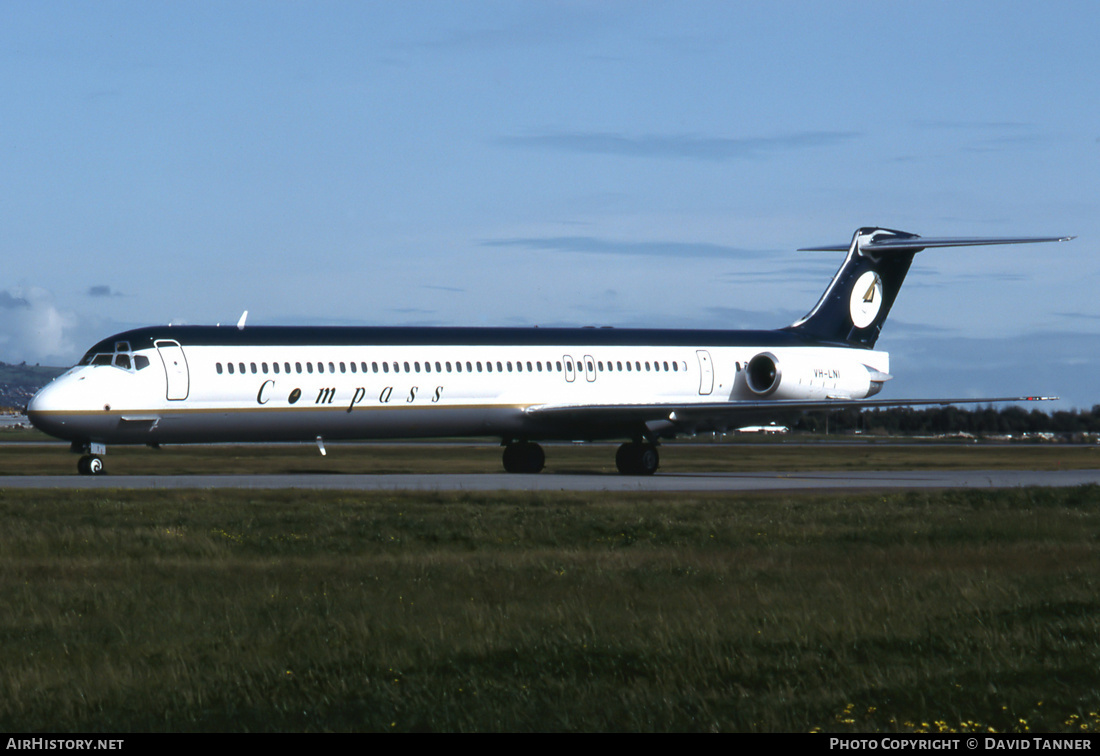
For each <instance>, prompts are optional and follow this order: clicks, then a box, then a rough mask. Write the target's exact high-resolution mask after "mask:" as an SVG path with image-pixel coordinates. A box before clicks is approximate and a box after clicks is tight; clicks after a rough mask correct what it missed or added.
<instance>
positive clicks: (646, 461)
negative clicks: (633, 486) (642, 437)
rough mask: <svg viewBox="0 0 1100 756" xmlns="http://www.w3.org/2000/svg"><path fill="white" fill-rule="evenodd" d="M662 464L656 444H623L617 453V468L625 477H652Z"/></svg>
mask: <svg viewBox="0 0 1100 756" xmlns="http://www.w3.org/2000/svg"><path fill="white" fill-rule="evenodd" d="M660 463H661V458H660V455H659V454H657V447H656V445H654V444H643V443H638V442H636V441H635V442H633V443H629V444H623V445H622V446H620V447H619V451H617V452H616V453H615V467H617V468H618V469H619V472H620V473H622V474H623V475H652V474H653V473H655V472H657V467H658V466H659V465H660Z"/></svg>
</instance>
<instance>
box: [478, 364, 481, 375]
mask: <svg viewBox="0 0 1100 756" xmlns="http://www.w3.org/2000/svg"><path fill="white" fill-rule="evenodd" d="M477 372H479V373H480V372H481V363H480V362H479V363H477Z"/></svg>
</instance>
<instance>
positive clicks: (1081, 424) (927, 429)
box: [790, 404, 1100, 436]
mask: <svg viewBox="0 0 1100 756" xmlns="http://www.w3.org/2000/svg"><path fill="white" fill-rule="evenodd" d="M790 427H791V429H792V430H800V431H807V432H812V433H825V432H828V433H853V432H856V431H859V432H862V433H867V434H883V435H938V434H952V433H970V434H973V435H975V436H977V435H1008V434H1012V435H1019V434H1023V433H1056V434H1060V435H1073V434H1079V433H1100V404H1097V405H1094V406H1093V408H1092V409H1091V410H1076V409H1074V410H1058V411H1056V412H1051V413H1046V412H1043V411H1042V410H1038V409H1033V410H1031V411H1028V410H1025V409H1024V408H1022V407H1018V406H1007V407H1002V408H999V409H996V408H994V407H991V406H986V407H978V408H974V409H967V408H963V407H955V406H948V407H923V408H915V407H892V408H889V409H866V410H862V411H861V410H858V409H851V410H841V411H836V412H827V413H824V412H810V413H806V414H804V415H801V416H799V417H798V418H794V419H792V421H791V423H790Z"/></svg>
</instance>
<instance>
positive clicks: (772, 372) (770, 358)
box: [745, 352, 783, 396]
mask: <svg viewBox="0 0 1100 756" xmlns="http://www.w3.org/2000/svg"><path fill="white" fill-rule="evenodd" d="M782 379H783V371H781V370H780V369H779V361H778V360H777V359H776V357H775V355H774V354H772V353H771V352H761V353H760V354H758V355H756V356H755V357H753V358H752V359H751V360H749V364H748V367H747V368H746V375H745V380H746V382H747V383H748V386H749V390H750V391H752V393H754V394H756V395H757V396H770V395H771V394H773V393H775V390H776V389H777V388H779V382H780V381H781V380H782Z"/></svg>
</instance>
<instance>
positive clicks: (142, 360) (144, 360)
mask: <svg viewBox="0 0 1100 756" xmlns="http://www.w3.org/2000/svg"><path fill="white" fill-rule="evenodd" d="M147 367H149V358H148V357H146V356H145V355H144V354H135V355H134V369H135V370H141V369H143V368H147Z"/></svg>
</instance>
